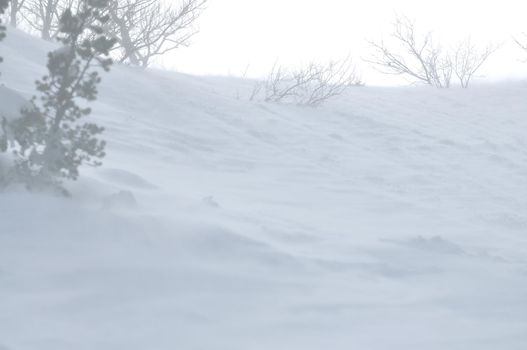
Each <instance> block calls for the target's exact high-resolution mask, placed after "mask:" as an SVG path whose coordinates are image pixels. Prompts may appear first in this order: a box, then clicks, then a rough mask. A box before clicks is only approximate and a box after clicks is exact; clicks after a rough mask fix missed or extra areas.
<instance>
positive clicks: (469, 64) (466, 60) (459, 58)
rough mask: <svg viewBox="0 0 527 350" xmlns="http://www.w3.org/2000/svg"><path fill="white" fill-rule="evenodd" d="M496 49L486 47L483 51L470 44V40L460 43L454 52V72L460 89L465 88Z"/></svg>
mask: <svg viewBox="0 0 527 350" xmlns="http://www.w3.org/2000/svg"><path fill="white" fill-rule="evenodd" d="M497 49H498V46H496V45H488V46H487V47H486V48H485V49H483V50H478V48H477V47H476V46H475V45H474V44H473V43H472V41H471V39H470V38H467V39H465V40H464V41H462V42H461V43H460V44H459V45H458V47H457V49H456V50H455V52H454V55H453V56H454V59H453V64H454V72H455V74H456V76H457V78H458V79H459V83H460V84H461V87H463V88H467V87H468V86H469V84H470V81H471V80H472V78H473V77H474V75H475V74H476V72H477V71H478V70H479V69H480V68H481V66H482V65H483V64H484V63H485V62H486V61H487V59H488V58H489V57H490V56H491V55H492V54H493V53H494V52H496V50H497Z"/></svg>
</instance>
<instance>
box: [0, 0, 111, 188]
mask: <svg viewBox="0 0 527 350" xmlns="http://www.w3.org/2000/svg"><path fill="white" fill-rule="evenodd" d="M0 1H1V0H0ZM107 5H108V0H82V3H81V6H80V9H79V11H78V12H77V13H75V14H74V13H73V12H72V11H71V10H70V9H68V10H66V11H65V12H64V13H63V15H62V16H61V19H60V33H59V35H58V38H57V40H58V41H59V42H60V43H61V44H62V47H61V48H59V49H57V50H55V51H52V52H50V53H49V55H48V64H47V68H48V74H47V75H46V76H44V77H43V78H42V79H41V80H39V81H37V82H36V87H37V90H38V92H39V96H38V97H37V96H34V97H33V99H32V100H31V103H30V106H29V107H28V108H25V109H24V110H23V111H22V116H21V118H19V119H16V120H14V121H10V122H7V121H6V120H5V119H4V120H3V123H2V124H3V129H4V136H3V137H2V140H1V142H0V148H2V149H3V150H4V151H6V150H11V151H12V153H13V155H14V164H13V167H12V169H11V170H10V173H9V174H8V176H7V178H6V179H7V182H8V183H9V182H21V183H23V184H25V185H26V187H27V188H28V189H29V190H38V189H44V188H53V189H57V190H59V191H60V192H62V193H64V194H67V192H66V190H65V189H64V188H63V186H62V183H63V180H64V179H70V180H76V179H77V178H78V176H79V167H80V166H81V165H83V164H86V165H92V166H99V165H101V162H100V159H101V158H102V157H104V155H105V153H104V148H105V142H104V141H102V140H100V139H98V138H97V136H98V135H99V134H101V133H102V132H103V128H102V127H100V126H98V125H96V124H94V123H82V122H81V121H80V119H81V118H83V117H86V116H88V115H89V114H90V113H91V109H90V108H87V107H83V106H80V105H79V104H78V102H79V100H86V101H93V100H95V99H96V98H97V85H98V84H99V83H100V81H101V79H100V76H99V73H98V71H99V70H100V68H102V69H103V70H104V71H108V70H109V68H110V65H111V64H112V60H111V59H110V58H109V51H110V49H111V48H112V46H113V45H114V40H113V39H110V38H108V37H106V36H105V35H104V33H103V30H102V27H103V25H104V24H105V23H106V22H107V21H108V16H107V15H105V12H106V9H107Z"/></svg>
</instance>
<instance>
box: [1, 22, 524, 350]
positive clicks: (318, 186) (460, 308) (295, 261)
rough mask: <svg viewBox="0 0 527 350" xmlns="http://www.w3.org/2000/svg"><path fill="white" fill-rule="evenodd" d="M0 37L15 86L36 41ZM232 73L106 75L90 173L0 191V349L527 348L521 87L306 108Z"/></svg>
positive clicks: (6, 73)
mask: <svg viewBox="0 0 527 350" xmlns="http://www.w3.org/2000/svg"><path fill="white" fill-rule="evenodd" d="M9 35H10V36H9V37H8V39H7V40H6V41H5V42H4V43H2V44H1V46H0V54H1V55H2V56H4V57H5V62H4V64H2V65H1V66H0V69H1V70H2V71H3V74H2V78H1V79H2V81H3V82H4V83H5V84H6V86H8V87H9V88H11V89H13V90H14V91H18V93H19V94H20V95H23V96H25V97H26V98H27V97H29V96H30V95H31V94H32V93H33V81H34V80H35V78H36V77H39V76H41V75H42V74H43V73H44V70H45V68H44V67H45V65H44V64H45V59H46V52H47V51H48V50H49V49H50V45H49V44H47V43H44V42H41V41H39V40H36V39H33V38H30V37H28V36H26V35H24V34H22V33H19V32H15V31H11V32H10V33H9ZM252 84H253V83H252V82H250V81H246V80H237V79H231V78H229V79H227V78H212V77H208V78H200V77H192V76H186V75H182V74H175V73H168V72H161V71H155V70H147V71H142V70H139V69H133V68H127V67H114V69H113V71H112V72H111V74H110V75H108V76H105V79H104V84H103V86H102V88H101V95H100V99H99V101H97V103H95V104H94V106H93V107H94V111H95V113H94V119H95V120H96V121H97V122H98V123H100V124H103V125H104V126H105V127H106V128H107V131H106V133H105V137H106V139H107V140H108V141H109V146H108V157H107V158H106V159H105V164H104V166H103V167H102V168H99V169H84V172H83V175H84V176H83V177H82V179H81V181H80V182H78V183H75V184H73V185H70V189H71V190H72V192H73V195H74V197H75V199H73V200H65V199H57V198H47V197H44V196H35V195H28V194H23V193H18V192H11V193H6V194H2V195H1V196H0V218H1V221H2V224H1V226H0V348H1V349H2V350H4V349H8V350H29V349H31V350H33V349H34V350H37V349H38V350H48V349H49V350H72V349H73V350H84V349H86V350H88V349H89V350H93V349H97V350H107V349H108V350H115V349H126V350H136V349H137V350H144V349H155V350H165V349H166V350H168V349H170V350H173V349H179V350H186V349H193V350H194V349H196V350H197V349H203V350H205V349H207V350H210V349H222V350H223V349H224V350H238V349H239V350H260V349H261V350H264V349H265V350H268V349H274V350H282V349H283V350H294V349H302V350H311V349H313V350H315V349H316V350H318V349H331V350H340V349H342V350H344V349H345V350H349V349H353V350H394V349H395V350H398V349H404V350H422V349H426V350H457V349H459V350H495V349H503V350H525V349H527V136H526V130H527V117H526V116H527V102H526V101H527V100H526V99H525V96H526V95H527V84H526V83H525V82H516V83H508V84H501V85H492V86H479V87H474V88H473V89H470V90H456V89H454V90H444V91H440V90H431V89H426V88H397V89H395V88H392V89H383V88H368V87H366V88H356V89H352V90H350V91H349V93H348V94H347V95H346V96H343V97H342V98H340V99H337V100H335V101H332V102H330V103H328V104H327V105H326V106H324V107H322V108H319V109H312V108H307V107H306V108H304V107H297V106H281V105H272V104H264V103H257V102H250V101H248V96H249V95H250V93H251V88H252ZM1 94H2V95H3V94H4V92H3V91H2V92H1ZM0 97H1V96H0ZM0 100H1V99H0ZM2 101H3V100H2Z"/></svg>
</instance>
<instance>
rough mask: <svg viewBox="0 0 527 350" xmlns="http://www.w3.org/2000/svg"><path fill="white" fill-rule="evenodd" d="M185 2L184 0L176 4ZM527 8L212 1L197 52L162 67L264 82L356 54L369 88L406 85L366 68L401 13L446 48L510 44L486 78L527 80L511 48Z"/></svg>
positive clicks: (474, 1)
mask: <svg viewBox="0 0 527 350" xmlns="http://www.w3.org/2000/svg"><path fill="white" fill-rule="evenodd" d="M173 1H177V0H173ZM526 10H527V0H479V1H478V0H421V1H416V0H364V1H362V0H361V1H355V0H209V5H208V9H207V10H206V12H205V13H204V14H203V15H202V17H201V18H200V20H199V26H200V28H201V30H200V33H199V34H198V35H197V36H196V37H195V38H194V39H193V44H192V45H191V46H190V47H189V48H182V49H179V50H177V51H174V52H173V53H172V54H171V55H170V56H168V57H166V59H165V60H164V62H163V63H162V65H163V66H164V67H165V68H169V69H176V70H178V71H182V72H189V73H194V74H217V75H238V76H239V75H242V74H243V72H244V71H246V70H247V67H249V69H248V76H253V77H255V76H263V75H265V73H266V72H267V71H268V70H269V69H270V68H271V66H272V65H273V64H274V62H275V61H279V62H280V63H281V64H284V65H286V66H298V65H300V64H302V63H303V62H308V61H313V60H315V61H327V60H329V59H331V58H340V57H344V56H347V55H348V54H351V55H352V56H353V57H356V60H357V63H358V66H359V68H360V70H361V72H362V76H363V79H364V81H365V82H366V83H368V84H373V85H379V84H380V85H386V84H388V85H389V84H397V83H401V82H402V83H404V81H401V79H400V78H392V77H389V76H385V75H380V74H378V73H377V72H375V71H374V70H372V69H371V67H370V65H368V64H366V63H363V62H361V58H362V57H364V58H367V57H368V55H369V53H370V52H371V51H370V50H369V48H368V45H367V42H366V41H367V39H376V38H377V39H378V38H381V37H382V35H383V34H384V36H387V35H388V34H389V32H390V29H391V25H392V23H393V19H394V16H395V13H402V14H405V15H406V16H408V17H409V18H412V19H415V20H416V24H417V28H418V30H419V32H423V33H424V32H426V31H428V30H432V31H433V32H434V33H435V35H437V36H438V37H440V38H441V39H442V40H443V41H444V42H445V43H446V44H450V43H453V42H455V41H456V40H459V39H462V38H464V37H466V36H467V35H471V36H472V38H473V39H474V40H475V41H478V42H482V43H487V42H495V43H498V42H499V43H504V44H503V48H502V49H501V50H500V52H498V53H497V54H496V55H495V56H494V57H493V59H492V60H491V61H490V62H489V64H488V65H487V66H486V67H484V68H485V69H484V70H483V73H484V74H485V75H486V77H487V79H503V78H510V77H519V76H527V63H525V64H523V63H522V62H520V61H521V59H523V58H524V56H523V54H522V52H521V51H520V50H519V49H517V48H516V46H515V45H514V44H513V43H512V42H511V41H512V40H511V39H512V37H513V36H518V35H520V34H521V33H522V32H527V11H526Z"/></svg>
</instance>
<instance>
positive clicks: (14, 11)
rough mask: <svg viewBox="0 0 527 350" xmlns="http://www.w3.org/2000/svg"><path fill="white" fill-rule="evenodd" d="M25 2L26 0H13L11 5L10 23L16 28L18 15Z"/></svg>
mask: <svg viewBox="0 0 527 350" xmlns="http://www.w3.org/2000/svg"><path fill="white" fill-rule="evenodd" d="M25 2H26V0H11V3H10V5H9V24H11V25H12V26H13V27H15V28H16V27H17V26H18V15H19V13H20V11H21V10H22V8H23V6H24V3H25Z"/></svg>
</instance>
